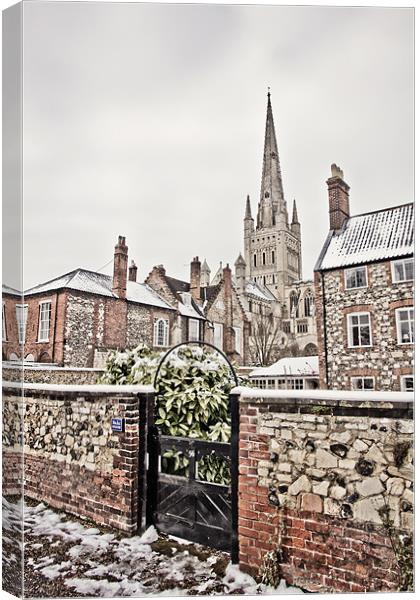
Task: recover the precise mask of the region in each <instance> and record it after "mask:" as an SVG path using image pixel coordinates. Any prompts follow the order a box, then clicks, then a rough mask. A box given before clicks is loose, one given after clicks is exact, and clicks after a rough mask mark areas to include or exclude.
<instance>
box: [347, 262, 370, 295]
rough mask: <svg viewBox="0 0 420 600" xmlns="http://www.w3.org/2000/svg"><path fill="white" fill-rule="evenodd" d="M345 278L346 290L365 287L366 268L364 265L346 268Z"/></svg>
mask: <svg viewBox="0 0 420 600" xmlns="http://www.w3.org/2000/svg"><path fill="white" fill-rule="evenodd" d="M344 276H345V280H346V290H352V289H356V288H364V287H367V269H366V266H364V267H355V268H354V269H346V270H345V272H344Z"/></svg>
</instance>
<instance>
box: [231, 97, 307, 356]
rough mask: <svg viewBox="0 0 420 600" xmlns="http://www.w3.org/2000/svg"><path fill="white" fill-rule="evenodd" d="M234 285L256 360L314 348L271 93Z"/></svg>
mask: <svg viewBox="0 0 420 600" xmlns="http://www.w3.org/2000/svg"><path fill="white" fill-rule="evenodd" d="M235 284H236V287H237V288H238V291H239V293H240V295H241V299H242V302H243V304H244V307H245V310H246V311H247V314H248V317H249V318H250V320H251V323H252V335H251V338H250V342H251V345H252V346H253V348H252V350H253V358H254V362H255V363H260V364H261V363H262V364H268V363H270V362H274V360H276V359H277V358H278V357H281V356H288V355H289V356H290V355H295V356H296V355H306V356H309V355H316V354H317V353H318V349H317V347H316V343H317V338H316V325H315V313H314V309H315V304H314V286H313V281H302V248H301V228H300V223H299V219H298V212H297V207H296V201H295V200H294V201H293V210H292V219H291V221H290V220H289V212H288V208H287V202H286V199H285V196H284V191H283V181H282V174H281V169H280V160H279V153H278V147H277V139H276V132H275V128H274V119H273V110H272V106H271V95H270V92H268V102H267V117H266V125H265V141H264V155H263V168H262V178H261V192H260V198H259V202H258V209H257V212H256V219H254V218H253V216H252V207H251V200H250V197H249V196H247V198H246V206H245V218H244V255H243V256H242V254H240V255H239V257H238V259H237V260H236V262H235ZM267 354H269V355H267Z"/></svg>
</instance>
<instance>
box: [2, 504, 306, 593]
mask: <svg viewBox="0 0 420 600" xmlns="http://www.w3.org/2000/svg"><path fill="white" fill-rule="evenodd" d="M30 504H31V505H29V504H28V503H25V504H24V507H23V510H24V519H25V573H26V582H25V595H27V596H31V597H40V596H44V597H57V596H61V597H63V596H67V597H70V596H90V597H91V596H107V597H113V596H144V595H149V594H153V595H161V596H176V595H194V596H195V595H221V594H273V593H275V594H284V593H289V594H290V593H302V592H301V590H299V589H297V588H292V587H286V585H285V584H284V583H283V582H282V583H281V584H280V586H279V587H278V588H277V589H274V588H269V587H267V586H264V585H261V584H257V583H256V582H255V580H254V579H253V578H252V577H250V576H249V575H246V574H244V573H241V572H240V571H239V570H238V568H237V567H236V566H232V565H231V564H229V555H228V554H226V553H224V552H219V551H214V550H211V549H209V548H205V547H203V546H199V545H197V544H189V543H188V542H185V543H182V542H181V541H179V540H175V539H169V538H167V536H162V535H160V536H158V534H157V533H156V531H155V530H154V529H153V528H150V529H148V530H147V531H146V532H145V533H144V534H143V535H142V536H134V537H123V536H121V535H119V534H117V533H112V532H109V531H107V532H104V531H100V530H99V529H97V528H96V527H89V526H88V525H87V524H82V522H81V521H79V520H77V519H76V518H72V519H70V518H69V517H68V516H67V515H65V514H63V513H59V512H57V511H53V510H51V509H49V508H47V507H46V506H45V505H44V504H42V503H41V504H38V505H33V503H32V502H31V503H30ZM21 512H22V505H21V504H20V503H18V504H12V503H11V502H8V501H7V500H5V499H3V524H4V536H5V544H6V547H7V546H9V551H8V552H7V553H6V558H5V559H4V560H5V561H6V562H5V564H4V568H6V570H9V571H10V570H11V569H14V570H15V573H16V572H17V567H18V562H19V558H18V556H19V541H18V539H19V533H18V532H19V520H20V514H21ZM12 545H14V548H13V550H12V551H10V546H12Z"/></svg>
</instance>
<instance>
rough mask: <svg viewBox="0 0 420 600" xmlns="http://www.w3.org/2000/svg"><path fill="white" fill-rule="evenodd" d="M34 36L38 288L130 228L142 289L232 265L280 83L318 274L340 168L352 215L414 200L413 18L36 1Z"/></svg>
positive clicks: (33, 223) (29, 51)
mask: <svg viewBox="0 0 420 600" xmlns="http://www.w3.org/2000/svg"><path fill="white" fill-rule="evenodd" d="M24 42H25V44H24V203H25V204H24V205H25V230H24V235H25V286H26V287H28V286H32V285H34V284H36V283H39V282H42V281H45V280H47V279H50V278H52V277H55V276H57V275H59V274H62V273H65V272H67V271H70V270H72V269H74V268H77V267H84V268H88V269H95V270H96V269H98V268H99V267H101V266H102V265H104V264H105V263H106V262H108V261H109V260H111V259H112V257H113V248H114V245H115V242H116V238H117V236H118V235H119V234H120V235H125V236H126V238H127V244H128V246H129V256H130V258H133V259H134V260H135V261H136V262H137V264H138V267H139V275H140V278H141V279H144V277H145V276H146V275H147V273H148V272H149V271H150V270H151V268H152V267H153V265H156V264H159V263H162V264H164V265H165V266H166V268H167V272H168V273H169V274H171V275H173V276H175V277H180V278H188V273H189V262H190V260H191V258H192V257H193V256H196V255H198V256H200V258H201V259H203V258H207V261H208V263H209V265H210V267H211V268H212V272H214V271H215V269H216V268H217V266H218V263H219V261H220V260H222V261H223V262H229V263H231V264H232V263H233V262H234V261H235V259H236V257H237V255H238V253H239V251H242V246H243V237H242V231H243V216H244V209H245V198H246V194H250V196H251V202H252V210H253V214H254V215H255V212H256V206H257V202H258V196H259V188H260V178H261V168H262V152H263V141H264V126H265V111H266V91H267V86H268V85H269V86H270V87H271V91H272V105H273V112H274V119H275V125H276V133H277V140H278V146H279V155H280V163H281V167H282V173H283V184H284V190H285V195H286V199H287V201H288V205H289V211H290V212H291V204H292V202H293V198H296V202H297V206H298V214H299V217H300V220H301V224H302V240H303V268H304V273H303V274H304V277H306V278H309V277H311V276H312V269H313V266H314V264H315V261H316V258H317V256H318V254H319V251H320V248H321V245H322V243H323V240H324V238H325V235H326V233H327V230H328V200H327V190H326V184H325V180H326V179H327V178H328V176H329V174H330V165H331V163H332V162H336V163H337V164H338V165H339V166H341V168H342V169H343V170H344V175H345V179H346V181H347V183H348V184H349V185H350V187H351V190H350V207H351V212H352V214H357V213H360V212H366V211H370V210H376V209H379V208H382V207H385V206H392V205H397V204H402V203H406V202H410V201H412V200H413V199H414V198H413V172H414V166H413V136H414V132H413V11H412V10H411V9H407V8H406V9H404V8H396V9H392V8H367V7H362V8H345V7H335V8H334V7H319V6H314V7H296V6H292V7H282V6H274V7H264V6H220V5H208V6H206V5H202V6H200V5H196V6H194V5H190V6H188V5H184V6H176V5H145V4H143V5H142V4H98V3H92V4H89V3H84V2H78V3H63V2H59V3H53V2H48V3H47V2H45V3H43V2H28V3H25V5H24ZM111 269H112V267H111V266H109V267H108V268H107V269H105V270H104V272H107V273H110V272H111Z"/></svg>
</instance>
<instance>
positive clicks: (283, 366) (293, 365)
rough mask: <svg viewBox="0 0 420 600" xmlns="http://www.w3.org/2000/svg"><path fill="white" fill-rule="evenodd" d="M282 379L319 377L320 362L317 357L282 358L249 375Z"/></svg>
mask: <svg viewBox="0 0 420 600" xmlns="http://www.w3.org/2000/svg"><path fill="white" fill-rule="evenodd" d="M270 375H271V376H272V377H281V376H283V375H285V376H287V375H289V376H299V375H300V376H305V375H306V376H312V377H318V375H319V360H318V357H317V356H296V357H288V358H281V359H280V360H278V361H277V362H275V363H273V364H272V365H270V366H269V367H258V368H257V369H254V370H253V371H251V373H250V374H249V376H250V377H264V376H270Z"/></svg>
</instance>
